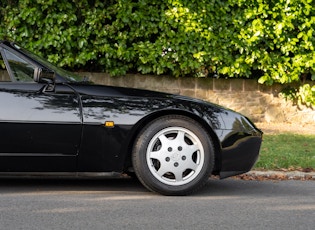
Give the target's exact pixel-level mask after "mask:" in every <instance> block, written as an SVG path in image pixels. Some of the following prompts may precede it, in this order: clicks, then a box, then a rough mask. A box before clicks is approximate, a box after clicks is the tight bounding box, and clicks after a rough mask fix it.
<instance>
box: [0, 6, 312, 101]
mask: <svg viewBox="0 0 315 230" xmlns="http://www.w3.org/2000/svg"><path fill="white" fill-rule="evenodd" d="M313 6H314V1H313V0H276V1H268V0H224V1H223V0H139V1H136V0H117V1H114V0H106V1H101V0H69V1H57V0H4V1H1V3H0V7H1V14H0V19H1V28H0V36H1V37H10V38H12V39H14V40H15V41H17V42H19V43H21V44H22V45H23V46H25V47H26V48H28V49H30V50H33V51H35V52H37V53H39V54H41V55H42V56H46V57H47V58H48V59H49V61H51V62H54V63H58V65H59V66H64V67H67V68H72V69H84V70H88V71H105V72H109V73H110V74H111V75H121V74H125V73H127V72H140V73H143V74H147V73H151V74H170V75H174V76H185V75H194V76H208V75H214V74H216V75H217V76H220V75H223V76H229V77H251V78H252V77H258V78H259V82H260V83H265V84H273V83H276V82H278V83H282V84H284V83H291V82H295V81H298V82H299V81H300V78H301V76H307V78H308V79H315V74H314V73H315V55H314V44H315V36H314V35H315V34H314V29H315V8H314V7H313ZM257 74H258V76H256V75H257ZM301 87H302V88H301V90H300V91H297V92H298V94H299V97H301V98H303V97H304V96H302V95H306V94H307V95H309V96H310V95H311V94H310V92H314V91H312V89H313V88H312V87H307V86H301ZM296 96H298V95H296ZM309 96H305V97H307V98H309ZM310 97H311V98H312V99H307V100H308V101H309V102H311V103H312V104H314V98H313V96H312V95H311V96H310ZM304 102H305V101H304Z"/></svg>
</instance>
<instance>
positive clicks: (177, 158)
mask: <svg viewBox="0 0 315 230" xmlns="http://www.w3.org/2000/svg"><path fill="white" fill-rule="evenodd" d="M171 158H172V160H173V161H178V160H179V158H180V154H179V153H173V154H172V156H171Z"/></svg>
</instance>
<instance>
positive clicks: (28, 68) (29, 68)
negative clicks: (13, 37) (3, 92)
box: [4, 50, 35, 82]
mask: <svg viewBox="0 0 315 230" xmlns="http://www.w3.org/2000/svg"><path fill="white" fill-rule="evenodd" d="M4 53H5V56H6V58H7V60H8V63H9V65H10V69H11V71H12V73H13V75H14V78H15V80H16V81H19V82H33V81H34V70H35V68H34V66H33V65H31V64H30V63H29V62H26V61H25V60H23V59H22V58H20V57H18V56H17V55H15V54H13V53H11V52H9V51H7V50H5V51H4Z"/></svg>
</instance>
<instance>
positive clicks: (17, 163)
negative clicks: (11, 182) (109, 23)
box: [0, 41, 262, 195]
mask: <svg viewBox="0 0 315 230" xmlns="http://www.w3.org/2000/svg"><path fill="white" fill-rule="evenodd" d="M0 51H1V56H2V59H0V64H1V65H2V69H3V70H1V71H0V77H1V78H0V79H1V81H0V130H1V132H0V172H1V173H0V174H1V175H15V176H20V175H33V174H36V175H38V174H39V175H48V174H49V175H54V174H56V175H72V176H81V175H92V176H98V175H105V174H106V173H113V172H118V173H127V174H134V175H135V176H137V178H138V179H139V180H140V181H141V182H142V183H143V185H144V186H145V187H147V188H148V189H149V190H151V191H155V192H158V193H161V194H164V195H186V194H189V193H191V192H194V191H196V190H197V189H199V188H200V187H202V186H203V185H204V184H205V183H206V182H207V180H208V178H209V176H210V175H211V174H212V175H219V176H220V178H226V177H229V176H233V175H237V174H241V173H244V172H247V171H249V170H250V169H251V167H252V166H253V165H254V163H255V161H256V160H257V158H258V154H259V149H260V145H261V141H262V132H261V131H260V130H259V129H257V128H256V127H255V126H254V125H253V124H252V123H251V122H250V121H249V119H247V118H246V117H245V116H243V115H241V114H239V113H236V112H234V111H231V110H229V109H225V108H223V107H220V106H218V105H214V104H211V103H208V102H205V101H201V100H197V99H192V98H188V97H183V96H178V95H172V94H166V93H159V92H152V91H147V90H139V89H131V88H120V87H111V86H102V85H95V84H93V83H91V82H89V81H87V80H85V79H83V80H82V79H81V78H80V77H78V76H76V75H74V74H72V73H69V72H67V71H65V70H62V69H60V68H57V67H55V66H54V65H52V64H50V63H48V62H47V61H45V60H44V59H42V58H40V57H38V56H36V55H34V54H33V53H31V52H29V51H27V50H25V49H23V48H21V47H20V46H18V45H17V44H15V43H12V42H9V41H1V42H0Z"/></svg>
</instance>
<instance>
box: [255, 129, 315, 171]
mask: <svg viewBox="0 0 315 230" xmlns="http://www.w3.org/2000/svg"><path fill="white" fill-rule="evenodd" d="M254 170H300V171H306V172H307V171H314V170H315V135H300V134H289V133H288V134H277V135H264V138H263V143H262V146H261V152H260V157H259V160H258V161H257V163H256V165H255V166H254Z"/></svg>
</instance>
